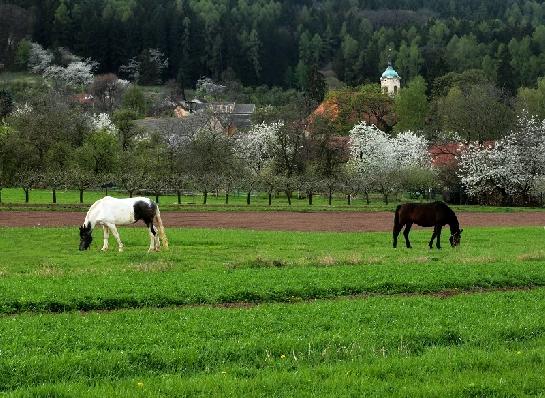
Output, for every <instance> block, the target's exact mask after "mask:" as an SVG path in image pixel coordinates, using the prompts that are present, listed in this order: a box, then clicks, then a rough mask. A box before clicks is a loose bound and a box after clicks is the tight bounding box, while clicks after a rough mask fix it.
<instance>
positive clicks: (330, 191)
mask: <svg viewBox="0 0 545 398" xmlns="http://www.w3.org/2000/svg"><path fill="white" fill-rule="evenodd" d="M327 202H328V203H329V205H330V206H331V203H333V189H331V188H329V194H328V195H327Z"/></svg>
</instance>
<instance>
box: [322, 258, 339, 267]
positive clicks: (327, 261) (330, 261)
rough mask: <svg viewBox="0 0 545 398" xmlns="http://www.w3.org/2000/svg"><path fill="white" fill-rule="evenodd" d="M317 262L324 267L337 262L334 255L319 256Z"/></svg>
mask: <svg viewBox="0 0 545 398" xmlns="http://www.w3.org/2000/svg"><path fill="white" fill-rule="evenodd" d="M318 264H320V265H323V266H325V267H330V266H332V265H335V264H337V260H336V259H335V257H333V256H330V255H327V256H323V257H320V258H319V259H318Z"/></svg>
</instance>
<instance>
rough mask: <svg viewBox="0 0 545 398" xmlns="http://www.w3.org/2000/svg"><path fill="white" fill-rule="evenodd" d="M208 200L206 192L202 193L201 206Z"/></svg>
mask: <svg viewBox="0 0 545 398" xmlns="http://www.w3.org/2000/svg"><path fill="white" fill-rule="evenodd" d="M207 200H208V192H206V191H204V192H203V198H202V204H203V205H205V204H206V201H207Z"/></svg>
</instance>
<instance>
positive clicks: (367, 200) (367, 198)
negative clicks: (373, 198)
mask: <svg viewBox="0 0 545 398" xmlns="http://www.w3.org/2000/svg"><path fill="white" fill-rule="evenodd" d="M365 202H367V205H369V204H370V203H371V202H370V200H369V192H365Z"/></svg>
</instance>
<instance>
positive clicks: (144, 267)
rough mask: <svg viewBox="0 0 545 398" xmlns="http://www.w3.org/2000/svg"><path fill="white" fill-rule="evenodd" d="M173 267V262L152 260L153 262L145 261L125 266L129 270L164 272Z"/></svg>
mask: <svg viewBox="0 0 545 398" xmlns="http://www.w3.org/2000/svg"><path fill="white" fill-rule="evenodd" d="M172 268H174V264H173V263H172V262H169V261H163V260H161V261H154V262H145V263H136V264H131V265H129V266H127V267H126V269H127V270H129V271H138V272H166V271H170V270H171V269H172Z"/></svg>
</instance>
